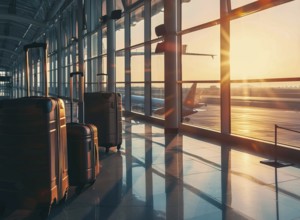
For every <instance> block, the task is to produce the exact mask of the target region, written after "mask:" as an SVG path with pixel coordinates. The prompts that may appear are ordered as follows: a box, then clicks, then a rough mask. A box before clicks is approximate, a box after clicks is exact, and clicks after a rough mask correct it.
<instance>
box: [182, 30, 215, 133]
mask: <svg viewBox="0 0 300 220" xmlns="http://www.w3.org/2000/svg"><path fill="white" fill-rule="evenodd" d="M182 43H183V52H182V79H183V80H191V81H200V82H197V83H184V84H183V85H182V119H183V122H184V123H187V124H190V125H194V126H199V127H206V128H209V129H213V130H220V83H219V82H218V81H219V80H220V27H219V26H214V27H211V28H207V29H203V30H200V31H197V32H193V33H190V34H186V35H183V36H182ZM201 81H212V82H203V83H202V82H201ZM214 81H216V82H214Z"/></svg>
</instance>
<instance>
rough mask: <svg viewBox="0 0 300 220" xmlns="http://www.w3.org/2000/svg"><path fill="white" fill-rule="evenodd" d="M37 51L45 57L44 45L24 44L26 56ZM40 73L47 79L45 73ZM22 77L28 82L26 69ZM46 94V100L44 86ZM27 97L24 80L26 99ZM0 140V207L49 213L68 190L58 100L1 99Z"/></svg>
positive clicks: (61, 107)
mask: <svg viewBox="0 0 300 220" xmlns="http://www.w3.org/2000/svg"><path fill="white" fill-rule="evenodd" d="M36 47H37V48H40V47H42V48H43V51H44V59H46V53H45V49H46V44H38V43H34V44H30V45H26V46H24V50H25V54H26V55H27V52H28V49H29V48H36ZM26 59H27V56H26ZM26 59H25V60H26ZM44 61H45V60H44ZM26 63H27V62H26ZM45 63H46V62H45ZM26 70H27V68H26ZM44 74H45V77H46V69H45V73H44ZM26 75H27V77H26V79H27V80H28V78H29V77H28V71H26ZM46 85H47V84H46V80H45V86H46ZM45 91H46V92H45V93H46V96H47V88H45ZM29 93H30V92H29V82H28V81H27V95H28V96H29V95H30V94H29ZM0 140H1V141H0V173H1V175H0V204H1V206H2V207H3V206H6V207H10V206H12V207H16V208H30V209H35V208H38V207H42V208H43V209H44V208H46V209H45V210H44V211H46V212H47V213H46V214H48V213H49V211H50V208H51V205H52V204H55V203H57V202H60V201H62V200H64V199H66V197H67V193H68V188H69V180H68V162H67V131H66V118H65V106H64V103H63V101H62V100H61V99H58V98H50V97H25V98H18V99H11V100H1V101H0Z"/></svg>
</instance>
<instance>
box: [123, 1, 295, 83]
mask: <svg viewBox="0 0 300 220" xmlns="http://www.w3.org/2000/svg"><path fill="white" fill-rule="evenodd" d="M250 2H253V0H244V1H242V0H233V1H232V8H236V7H239V6H242V5H244V4H246V3H250ZM201 9H203V10H201ZM299 15H300V0H294V1H292V2H290V3H286V4H283V5H279V6H276V7H273V8H271V9H268V10H264V11H261V12H258V13H254V14H251V15H248V16H245V17H243V18H240V19H236V20H233V21H232V22H231V29H230V32H231V33H230V44H231V49H230V50H231V51H230V58H231V59H230V67H231V79H247V78H248V79H261V78H286V77H299V76H300V40H299V39H300V19H299ZM182 16H183V20H182V29H183V30H184V29H187V28H190V27H193V26H196V25H199V24H201V23H205V22H209V21H212V20H215V19H218V18H219V16H220V1H219V0H210V1H209V4H207V1H206V0H191V1H190V2H188V3H183V9H182ZM162 23H163V12H161V13H158V14H157V15H155V16H153V17H152V32H154V28H155V27H156V26H157V25H159V24H162ZM143 26H144V22H143V21H140V22H138V23H137V24H136V25H135V26H134V27H132V36H131V42H132V45H134V44H137V43H141V42H143V38H144V35H143V34H141V33H143V30H144V27H143ZM118 32H123V30H122V31H118ZM121 34H122V33H118V36H120V35H121ZM153 38H155V35H153V33H152V39H153ZM118 39H119V38H117V41H118ZM122 41H123V39H122ZM182 43H183V44H185V45H187V52H190V53H209V54H215V55H216V56H215V57H214V59H211V58H210V57H204V56H187V55H184V56H183V57H182V68H183V80H219V79H220V26H219V25H217V26H214V27H210V28H207V29H203V30H200V31H196V32H192V33H189V34H185V35H183V37H182ZM118 44H120V42H119V43H118V42H117V45H118ZM154 48H155V45H153V50H154ZM134 51H140V52H141V51H143V50H140V49H137V50H134ZM117 59H118V58H117ZM119 63H120V64H121V65H122V62H119ZM143 65H144V58H143V56H138V57H137V56H135V57H133V60H132V79H133V81H143V80H144V77H143V74H141V73H140V71H142V68H139V66H143ZM163 65H164V62H163V56H162V55H155V56H152V80H164V78H163V74H162V71H163V68H162V67H163ZM117 66H118V64H117ZM117 69H118V70H117V71H122V70H123V67H120V66H119V67H117ZM118 75H119V76H120V74H118ZM122 78H123V76H121V77H118V81H123V79H122Z"/></svg>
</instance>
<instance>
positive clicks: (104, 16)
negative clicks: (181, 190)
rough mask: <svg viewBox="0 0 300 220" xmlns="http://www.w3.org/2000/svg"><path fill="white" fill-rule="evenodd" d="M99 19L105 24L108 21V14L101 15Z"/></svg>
mask: <svg viewBox="0 0 300 220" xmlns="http://www.w3.org/2000/svg"><path fill="white" fill-rule="evenodd" d="M99 20H100V22H101V23H102V24H105V23H106V22H107V21H108V15H103V16H101V17H100V19H99Z"/></svg>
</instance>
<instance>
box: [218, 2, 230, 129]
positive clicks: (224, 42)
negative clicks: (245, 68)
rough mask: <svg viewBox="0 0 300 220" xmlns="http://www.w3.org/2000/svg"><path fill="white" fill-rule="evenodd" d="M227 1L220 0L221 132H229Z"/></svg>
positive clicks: (228, 23)
mask: <svg viewBox="0 0 300 220" xmlns="http://www.w3.org/2000/svg"><path fill="white" fill-rule="evenodd" d="M229 9H230V5H228V1H221V24H220V25H221V33H220V34H221V36H220V39H221V58H220V59H221V94H220V95H221V106H220V107H221V133H223V134H230V133H231V119H230V109H231V106H230V19H229V16H228V11H229Z"/></svg>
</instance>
